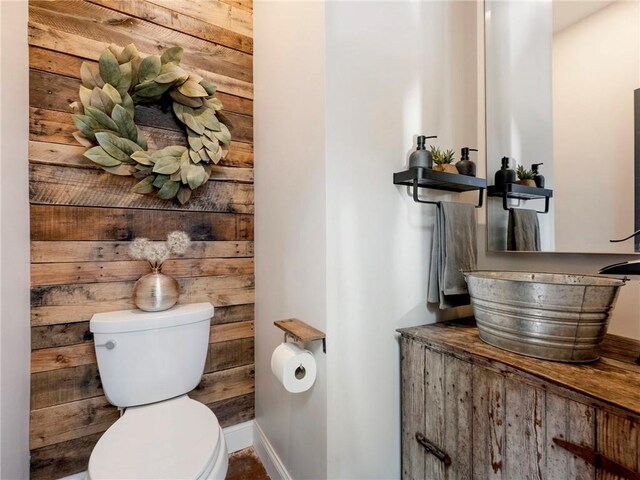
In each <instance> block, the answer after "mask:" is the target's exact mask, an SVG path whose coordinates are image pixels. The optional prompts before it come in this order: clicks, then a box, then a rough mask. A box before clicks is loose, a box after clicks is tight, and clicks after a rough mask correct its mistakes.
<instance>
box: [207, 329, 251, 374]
mask: <svg viewBox="0 0 640 480" xmlns="http://www.w3.org/2000/svg"><path fill="white" fill-rule="evenodd" d="M253 359H254V340H253V337H251V338H239V339H235V340H229V341H226V342H216V343H210V344H209V348H208V353H207V361H206V363H205V367H204V371H205V373H211V372H217V371H220V370H227V369H229V368H235V367H240V366H243V365H251V364H253Z"/></svg>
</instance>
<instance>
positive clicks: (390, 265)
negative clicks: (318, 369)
mask: <svg viewBox="0 0 640 480" xmlns="http://www.w3.org/2000/svg"><path fill="white" fill-rule="evenodd" d="M326 15H327V33H326V36H327V54H326V62H327V63H326V67H327V89H326V91H327V120H326V124H327V233H328V237H327V265H328V267H327V297H328V298H327V300H328V310H327V329H328V341H329V354H328V357H327V361H328V411H327V414H328V428H327V434H328V442H329V447H328V465H329V466H328V473H329V477H328V478H331V479H365V478H366V479H393V478H400V368H399V360H400V355H399V346H398V341H397V336H396V334H395V330H396V329H397V328H401V327H406V326H412V325H419V324H424V323H431V322H433V321H434V320H435V319H436V313H435V312H434V311H433V310H432V309H431V308H430V309H427V307H426V301H425V299H426V287H427V273H428V268H429V252H430V246H431V235H432V229H433V216H434V213H435V207H434V206H433V205H419V204H416V203H414V201H413V200H412V199H411V198H410V197H409V196H408V195H407V189H406V188H404V187H402V188H401V187H396V186H394V185H393V184H392V174H393V172H394V171H400V170H403V169H404V168H405V166H406V163H407V156H406V155H407V154H408V153H409V152H410V151H411V150H412V144H414V143H415V140H414V137H415V135H416V134H419V133H425V134H437V135H438V136H439V138H438V140H437V142H438V143H437V144H438V145H440V146H443V147H445V148H454V149H455V150H457V151H458V153H459V149H460V148H461V147H463V146H465V145H468V146H471V147H475V146H476V106H475V102H476V91H475V88H476V85H475V75H476V70H475V36H476V31H475V5H474V4H473V3H465V2H451V3H446V2H366V1H365V2H328V3H327V4H326ZM425 195H428V196H430V197H431V198H435V199H444V198H446V197H445V196H444V195H442V194H438V193H436V192H433V191H431V192H425ZM453 198H455V199H458V198H457V197H452V199H453ZM475 200H476V196H475V195H474V194H471V195H470V196H469V197H468V201H475Z"/></svg>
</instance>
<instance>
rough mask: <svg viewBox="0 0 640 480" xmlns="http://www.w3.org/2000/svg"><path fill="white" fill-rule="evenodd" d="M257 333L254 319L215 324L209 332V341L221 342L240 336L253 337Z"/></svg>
mask: <svg viewBox="0 0 640 480" xmlns="http://www.w3.org/2000/svg"><path fill="white" fill-rule="evenodd" d="M254 335H255V330H254V325H253V321H252V320H250V321H248V322H235V323H225V324H222V325H215V324H214V325H213V326H212V327H211V333H210V334H209V342H211V343H220V342H227V341H229V340H236V339H238V338H253V336H254Z"/></svg>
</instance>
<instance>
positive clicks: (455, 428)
mask: <svg viewBox="0 0 640 480" xmlns="http://www.w3.org/2000/svg"><path fill="white" fill-rule="evenodd" d="M444 392H445V396H444V401H443V404H442V406H443V408H444V426H443V427H444V429H443V438H442V441H443V450H444V451H445V452H446V453H447V454H448V455H449V456H450V457H451V466H450V467H448V468H447V471H446V473H445V475H446V478H447V480H467V479H470V478H471V474H472V471H473V463H472V452H473V447H472V439H473V434H472V431H473V405H472V403H471V398H472V367H471V364H470V363H468V362H465V361H462V360H459V359H457V358H455V357H453V356H451V355H444Z"/></svg>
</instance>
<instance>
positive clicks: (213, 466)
mask: <svg viewBox="0 0 640 480" xmlns="http://www.w3.org/2000/svg"><path fill="white" fill-rule="evenodd" d="M212 316H213V306H212V305H211V304H209V303H195V304H190V305H177V306H175V307H173V308H171V309H169V310H165V311H163V312H143V311H141V310H123V311H118V312H107V313H99V314H96V315H94V316H93V318H92V319H91V323H90V330H91V331H92V332H93V335H94V340H95V344H96V355H97V358H98V369H99V370H100V378H101V379H102V387H103V389H104V393H105V395H106V397H107V400H109V402H110V403H112V404H113V405H115V406H117V407H121V408H125V409H126V410H125V411H124V414H123V415H122V417H120V419H119V420H117V421H116V422H115V423H114V424H113V425H112V426H111V427H110V428H109V429H108V430H107V431H106V432H105V433H104V435H102V437H101V438H100V440H99V441H98V443H97V444H96V446H95V448H94V449H93V451H92V452H91V458H90V459H89V468H88V477H87V478H88V479H90V480H107V479H108V480H114V479H118V480H124V479H136V480H142V479H153V480H169V479H180V480H186V479H188V480H209V479H211V480H214V479H215V480H222V479H224V478H225V476H226V474H227V466H228V453H227V445H226V442H225V440H224V435H223V433H222V428H221V427H220V424H219V423H218V419H217V418H216V416H215V415H214V414H213V412H212V411H211V410H209V408H207V407H206V406H205V405H203V404H202V403H200V402H197V401H195V400H192V399H190V398H189V397H188V396H187V395H186V393H187V392H189V391H191V390H193V389H194V388H195V387H196V386H197V385H198V383H199V382H200V378H201V377H202V373H203V371H204V365H205V360H206V357H207V346H208V344H209V328H210V319H211V317H212Z"/></svg>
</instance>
